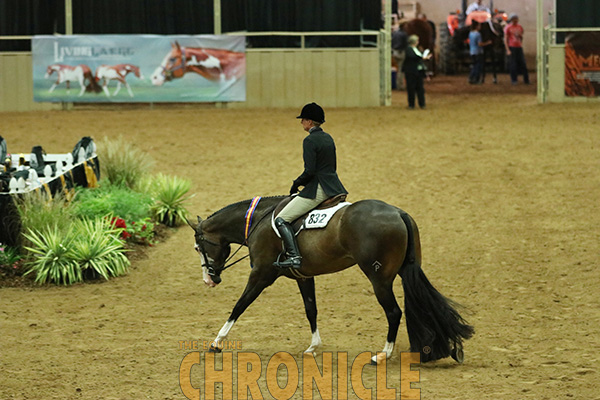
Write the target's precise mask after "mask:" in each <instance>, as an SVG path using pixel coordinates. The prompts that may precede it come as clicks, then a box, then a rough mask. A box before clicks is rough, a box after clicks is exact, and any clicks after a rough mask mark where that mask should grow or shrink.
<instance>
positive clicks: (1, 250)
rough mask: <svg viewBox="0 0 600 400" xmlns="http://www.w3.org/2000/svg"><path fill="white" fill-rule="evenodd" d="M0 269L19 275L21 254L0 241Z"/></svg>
mask: <svg viewBox="0 0 600 400" xmlns="http://www.w3.org/2000/svg"><path fill="white" fill-rule="evenodd" d="M0 270H2V272H4V273H6V274H10V275H21V256H20V255H19V252H18V251H17V249H15V248H13V247H7V246H4V245H3V244H2V243H0Z"/></svg>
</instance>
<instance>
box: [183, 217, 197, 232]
mask: <svg viewBox="0 0 600 400" xmlns="http://www.w3.org/2000/svg"><path fill="white" fill-rule="evenodd" d="M185 222H187V224H188V225H189V226H190V228H192V229H193V230H194V232H195V231H196V227H195V226H194V224H192V223H191V222H190V220H189V219H187V218H186V219H185Z"/></svg>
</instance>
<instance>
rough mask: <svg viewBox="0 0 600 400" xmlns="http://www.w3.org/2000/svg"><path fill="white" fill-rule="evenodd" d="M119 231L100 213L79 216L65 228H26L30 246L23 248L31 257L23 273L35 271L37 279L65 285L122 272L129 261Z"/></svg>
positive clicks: (126, 268)
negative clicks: (61, 229)
mask: <svg viewBox="0 0 600 400" xmlns="http://www.w3.org/2000/svg"><path fill="white" fill-rule="evenodd" d="M120 232H121V229H119V228H115V227H114V226H113V225H112V224H111V222H110V221H109V220H107V219H106V218H103V217H98V218H95V219H82V220H78V221H76V222H75V223H74V224H73V225H71V226H70V228H69V229H68V230H67V231H64V232H59V230H58V229H57V228H56V226H54V227H51V228H45V229H43V230H42V231H28V232H27V233H25V237H27V239H28V240H29V241H30V242H31V243H32V246H30V247H26V249H27V250H28V251H29V252H30V253H31V254H32V256H33V257H32V259H31V260H30V261H28V262H27V267H28V268H29V269H28V271H27V273H26V275H27V274H31V273H33V274H35V282H36V283H40V284H42V283H56V284H64V285H70V284H73V283H76V282H81V281H82V280H83V279H84V278H87V279H90V278H91V279H95V278H97V277H99V276H101V277H103V278H105V279H108V278H109V277H111V276H119V275H123V274H125V273H126V272H127V270H128V268H129V265H130V263H129V260H128V259H127V257H126V256H125V251H126V250H125V248H124V243H123V241H121V240H120V239H119V237H118V235H119V234H120Z"/></svg>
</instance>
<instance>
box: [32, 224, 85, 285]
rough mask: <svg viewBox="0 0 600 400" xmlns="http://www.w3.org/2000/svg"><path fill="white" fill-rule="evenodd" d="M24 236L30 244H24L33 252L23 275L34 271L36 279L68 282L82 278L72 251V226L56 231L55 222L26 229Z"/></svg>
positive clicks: (40, 281) (69, 283) (36, 280)
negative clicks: (38, 227) (38, 229)
mask: <svg viewBox="0 0 600 400" xmlns="http://www.w3.org/2000/svg"><path fill="white" fill-rule="evenodd" d="M24 235H25V237H26V238H27V240H29V242H31V243H32V246H26V247H25V248H26V249H27V250H28V251H29V252H30V253H31V254H32V255H33V260H32V261H29V262H28V263H27V266H28V267H29V270H28V271H27V272H26V273H25V275H29V274H31V273H34V274H35V282H36V283H40V284H42V283H46V282H54V283H57V284H60V283H62V284H64V285H71V284H73V283H75V282H80V281H81V280H82V276H81V268H80V267H79V264H78V263H77V261H75V257H74V253H73V246H72V244H73V241H74V238H75V234H74V228H73V226H70V227H69V228H68V229H67V230H66V231H63V232H61V231H59V229H58V227H57V226H56V225H53V226H51V227H44V228H42V230H40V231H33V230H28V231H27V232H26V233H25V234H24Z"/></svg>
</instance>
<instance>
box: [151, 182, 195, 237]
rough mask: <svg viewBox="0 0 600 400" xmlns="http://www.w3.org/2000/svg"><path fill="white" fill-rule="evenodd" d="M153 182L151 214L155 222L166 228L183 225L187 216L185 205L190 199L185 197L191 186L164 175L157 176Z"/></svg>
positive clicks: (189, 183)
mask: <svg viewBox="0 0 600 400" xmlns="http://www.w3.org/2000/svg"><path fill="white" fill-rule="evenodd" d="M154 182H155V186H154V187H153V189H152V194H153V196H154V204H153V206H152V213H153V215H154V216H155V218H156V220H157V221H158V222H160V223H163V224H165V225H167V226H177V225H180V224H182V223H184V222H185V219H186V217H187V215H188V211H187V209H186V208H185V204H186V201H187V200H189V199H190V198H191V197H192V196H186V194H187V192H189V190H190V188H191V186H192V184H191V182H190V181H189V180H187V179H182V178H178V177H176V176H168V175H164V174H158V175H157V177H156V179H155V180H154Z"/></svg>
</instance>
